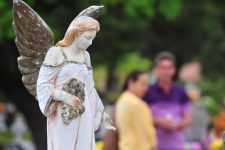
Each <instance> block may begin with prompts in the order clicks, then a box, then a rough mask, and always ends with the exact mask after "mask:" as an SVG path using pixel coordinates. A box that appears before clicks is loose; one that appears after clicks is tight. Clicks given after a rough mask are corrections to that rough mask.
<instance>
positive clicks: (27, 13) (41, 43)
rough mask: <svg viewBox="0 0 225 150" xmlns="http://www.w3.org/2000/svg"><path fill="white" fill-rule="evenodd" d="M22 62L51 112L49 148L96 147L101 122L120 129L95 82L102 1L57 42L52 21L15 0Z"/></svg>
mask: <svg viewBox="0 0 225 150" xmlns="http://www.w3.org/2000/svg"><path fill="white" fill-rule="evenodd" d="M13 4H14V5H13V27H14V30H15V32H16V45H17V48H18V50H19V53H20V55H21V56H20V57H19V58H18V65H19V69H20V71H21V73H22V74H23V78H22V81H23V83H24V85H25V87H26V88H27V90H28V91H29V92H30V93H31V94H32V95H34V96H36V98H37V100H38V102H39V106H40V109H41V111H42V113H43V114H44V115H45V116H46V117H47V133H48V150H95V136H94V132H95V131H96V130H98V128H99V125H100V123H101V122H103V124H104V125H105V127H106V128H108V129H115V128H114V127H113V125H112V122H111V120H110V118H109V116H108V114H106V113H105V112H104V106H103V104H102V102H101V99H100V98H99V96H98V93H97V92H96V89H95V87H94V81H93V75H92V67H91V60H90V55H89V53H88V52H87V51H86V49H87V48H88V47H89V46H90V45H91V44H92V41H93V39H94V38H95V36H96V33H97V32H98V31H99V30H100V25H99V23H98V21H97V20H96V18H97V17H98V16H99V14H100V9H101V8H102V6H91V7H89V8H87V9H85V10H84V11H82V12H81V13H80V14H79V15H78V16H77V17H76V18H75V19H74V20H73V21H72V23H71V24H70V26H69V28H68V30H67V32H66V34H65V37H64V38H63V40H61V41H59V42H58V43H57V44H56V46H54V45H53V39H54V37H53V34H52V32H51V30H50V29H49V27H48V26H47V24H46V23H45V22H44V21H43V20H42V19H41V18H40V17H39V16H38V14H37V13H35V12H34V11H33V10H32V9H31V8H30V7H29V6H28V5H27V4H25V3H24V2H23V1H21V0H14V3H13Z"/></svg>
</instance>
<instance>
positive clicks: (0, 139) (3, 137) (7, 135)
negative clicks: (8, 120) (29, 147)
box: [0, 131, 15, 146]
mask: <svg viewBox="0 0 225 150" xmlns="http://www.w3.org/2000/svg"><path fill="white" fill-rule="evenodd" d="M14 136H15V135H14V134H13V133H12V132H11V131H4V132H1V133H0V145H1V146H2V145H6V144H8V143H9V142H11V141H12V139H13V138H14Z"/></svg>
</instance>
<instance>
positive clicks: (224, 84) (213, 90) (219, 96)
mask: <svg viewBox="0 0 225 150" xmlns="http://www.w3.org/2000/svg"><path fill="white" fill-rule="evenodd" d="M199 85H200V87H201V90H202V95H206V96H211V97H213V99H214V102H215V103H217V104H218V105H221V104H222V103H223V102H224V100H225V99H224V98H225V92H224V90H225V79H224V78H219V79H216V80H212V79H211V80H210V79H207V78H203V79H202V80H201V81H200V83H199Z"/></svg>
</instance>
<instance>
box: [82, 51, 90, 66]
mask: <svg viewBox="0 0 225 150" xmlns="http://www.w3.org/2000/svg"><path fill="white" fill-rule="evenodd" d="M84 56H85V60H86V64H87V65H88V66H91V57H90V54H89V52H88V51H84Z"/></svg>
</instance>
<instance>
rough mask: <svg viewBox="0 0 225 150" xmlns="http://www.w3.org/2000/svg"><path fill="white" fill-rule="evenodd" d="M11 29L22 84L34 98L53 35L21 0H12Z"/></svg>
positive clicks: (52, 41)
mask: <svg viewBox="0 0 225 150" xmlns="http://www.w3.org/2000/svg"><path fill="white" fill-rule="evenodd" d="M13 28H14V31H15V33H16V39H15V43H16V46H17V48H18V51H19V53H20V56H19V57H18V59H17V61H18V68H19V70H20V72H21V73H22V75H23V77H22V81H23V84H24V86H25V87H26V89H27V90H28V92H29V93H30V94H31V95H33V96H36V82H37V78H38V73H39V70H40V66H41V65H42V62H43V61H44V58H45V55H46V53H47V51H48V49H49V48H50V47H51V46H53V45H54V35H53V33H52V31H51V29H50V28H49V27H48V25H47V24H46V23H45V22H44V20H43V19H42V18H41V17H40V16H39V15H38V14H37V13H36V12H35V11H34V10H33V9H32V8H31V7H30V6H28V5H27V4H26V3H25V2H23V1H22V0H13Z"/></svg>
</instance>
